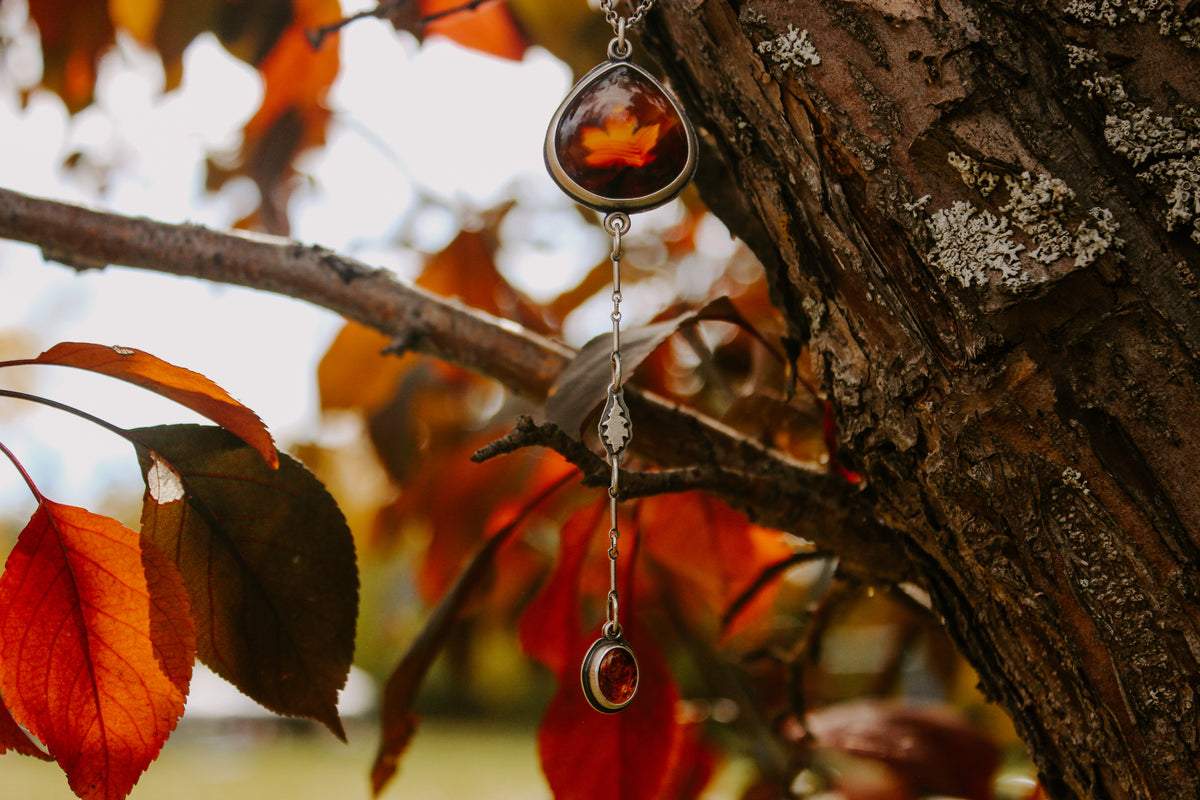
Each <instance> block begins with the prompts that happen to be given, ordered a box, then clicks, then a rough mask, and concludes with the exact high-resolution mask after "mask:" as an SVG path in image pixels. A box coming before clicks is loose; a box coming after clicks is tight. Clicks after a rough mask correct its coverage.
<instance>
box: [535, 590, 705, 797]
mask: <svg viewBox="0 0 1200 800" xmlns="http://www.w3.org/2000/svg"><path fill="white" fill-rule="evenodd" d="M631 610H632V609H631ZM626 630H627V637H626V638H627V639H628V641H629V643H630V645H631V646H632V647H633V649H634V651H635V652H636V653H637V659H638V690H637V695H636V696H635V697H634V699H633V701H632V702H631V703H630V704H629V705H628V706H627V707H626V708H625V709H624V710H623V711H621V712H620V713H617V714H600V713H598V712H597V711H596V710H594V709H593V708H592V707H591V706H589V705H588V703H587V700H585V699H584V696H583V691H582V690H581V689H580V686H579V663H580V661H582V660H583V656H584V654H585V653H586V652H587V649H588V647H589V646H590V645H591V643H592V641H594V639H595V637H591V638H579V639H577V640H576V642H575V647H574V648H572V658H571V659H570V660H569V661H568V662H567V663H566V664H565V665H564V669H563V671H562V672H561V673H560V674H559V676H558V690H557V692H556V693H555V695H554V699H553V700H551V701H550V707H549V708H548V709H547V710H546V716H545V717H544V718H543V719H542V726H541V728H540V730H539V731H538V754H539V756H540V757H541V761H542V771H543V772H544V773H545V775H546V780H547V782H548V783H549V784H550V789H551V791H552V792H553V793H554V797H555V798H556V800H568V798H569V800H612V798H620V800H653V799H654V798H657V797H658V796H659V793H660V792H661V791H662V788H663V787H664V785H665V784H666V781H667V778H668V776H669V775H670V774H671V772H672V770H673V769H674V768H675V765H676V760H677V755H678V748H679V743H680V740H681V734H682V727H681V725H680V723H679V722H678V721H677V720H676V715H675V712H676V705H677V704H678V702H679V690H678V689H677V688H676V686H675V681H674V680H673V679H672V677H671V673H670V671H669V670H668V669H667V665H666V662H665V660H664V659H663V656H662V654H661V653H660V652H659V650H658V646H657V645H656V644H655V642H654V640H653V639H652V638H650V637H649V636H646V635H642V634H639V632H638V629H637V625H636V623H635V624H631V625H627V626H626ZM596 635H597V636H598V635H599V629H597V630H596Z"/></svg>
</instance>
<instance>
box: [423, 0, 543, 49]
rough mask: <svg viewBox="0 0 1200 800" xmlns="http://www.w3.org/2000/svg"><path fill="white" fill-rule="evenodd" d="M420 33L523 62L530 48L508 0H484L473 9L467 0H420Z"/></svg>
mask: <svg viewBox="0 0 1200 800" xmlns="http://www.w3.org/2000/svg"><path fill="white" fill-rule="evenodd" d="M418 6H419V8H420V10H421V20H423V21H424V23H423V25H422V26H421V30H419V31H411V32H412V33H415V34H417V35H418V36H419V37H420V36H445V37H446V38H448V39H451V40H453V41H454V42H457V43H458V44H460V45H462V46H463V47H469V48H471V49H472V50H478V51H479V52H481V53H488V54H490V55H493V56H499V57H500V58H507V59H511V60H513V61H520V60H521V58H522V57H523V56H524V55H525V51H526V50H527V49H528V48H529V42H528V41H527V40H526V38H525V34H524V33H523V32H522V31H521V28H520V27H519V26H518V25H517V21H516V19H515V18H514V17H513V15H512V11H510V10H509V8H508V3H506V2H504V0H485V2H482V3H480V4H479V5H478V6H476V7H475V8H471V7H470V5H469V4H468V2H467V0H420V2H419V3H418Z"/></svg>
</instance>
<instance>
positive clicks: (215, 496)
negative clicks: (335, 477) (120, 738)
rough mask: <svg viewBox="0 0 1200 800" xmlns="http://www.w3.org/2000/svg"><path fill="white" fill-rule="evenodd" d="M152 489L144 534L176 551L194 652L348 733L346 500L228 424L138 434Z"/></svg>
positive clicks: (248, 689)
mask: <svg viewBox="0 0 1200 800" xmlns="http://www.w3.org/2000/svg"><path fill="white" fill-rule="evenodd" d="M129 435H130V438H131V440H132V441H133V442H134V443H135V446H136V448H137V451H138V460H139V461H140V463H141V467H142V474H143V476H144V478H145V480H146V486H147V492H146V496H145V500H144V503H143V506H142V532H143V533H144V534H145V535H146V536H148V537H149V538H150V539H151V540H153V542H154V543H155V544H156V545H157V546H158V547H159V548H160V549H161V550H162V551H163V552H164V553H166V554H168V555H169V556H170V557H171V558H173V559H174V561H175V563H176V564H177V565H178V566H179V570H180V572H181V573H182V574H183V581H184V585H185V586H186V587H187V591H188V596H189V597H190V598H191V605H192V616H193V618H194V619H195V620H196V623H197V642H196V649H197V655H199V657H200V660H201V661H203V662H204V663H205V664H207V665H208V666H209V667H211V668H212V669H213V671H214V672H216V673H217V674H218V675H220V676H221V677H222V678H225V679H226V680H227V681H229V682H230V683H232V684H233V685H235V686H236V687H238V688H239V689H240V690H241V691H242V692H244V693H245V694H246V695H248V696H249V697H250V698H252V699H253V700H255V701H257V702H259V703H261V704H262V705H264V706H266V707H267V708H269V709H271V710H272V711H275V712H276V713H279V714H287V715H291V716H303V717H309V718H311V719H315V720H317V721H318V722H321V723H323V724H324V725H325V726H327V727H328V728H329V729H330V730H331V731H333V733H334V734H335V735H337V736H338V737H339V738H343V739H344V738H345V732H344V731H343V729H342V723H341V720H340V719H339V718H338V713H337V695H338V691H339V690H340V689H341V688H342V686H344V685H345V682H346V676H347V675H348V674H349V671H350V661H351V658H352V657H353V654H354V626H355V621H356V617H357V614H358V570H357V564H356V561H355V553H354V540H353V538H352V537H351V535H350V530H349V528H348V527H347V526H346V521H345V518H344V517H343V516H342V513H341V511H340V510H339V509H338V507H337V503H336V502H335V501H334V500H333V498H332V497H330V496H329V493H328V492H327V491H326V490H325V487H324V486H322V484H321V483H320V481H318V480H317V479H316V478H315V477H313V475H312V474H311V473H310V472H308V470H306V469H305V468H304V467H303V466H301V465H300V464H299V463H298V462H297V461H295V460H294V459H292V458H291V457H290V456H288V455H287V454H284V453H281V454H280V464H279V468H278V469H276V470H271V469H269V468H268V467H267V465H266V464H265V463H263V460H262V459H261V458H259V456H258V454H257V453H255V451H253V450H251V449H250V448H249V447H247V446H246V445H245V444H243V443H242V441H241V440H239V439H237V438H236V437H234V436H233V435H232V434H230V433H229V432H228V431H225V430H223V429H221V428H214V427H208V426H200V425H164V426H159V427H154V428H138V429H135V430H132V431H129Z"/></svg>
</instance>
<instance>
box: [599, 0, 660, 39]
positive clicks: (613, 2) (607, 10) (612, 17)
mask: <svg viewBox="0 0 1200 800" xmlns="http://www.w3.org/2000/svg"><path fill="white" fill-rule="evenodd" d="M629 5H630V6H631V7H632V9H633V10H632V11H631V12H630V14H629V16H628V17H626V18H625V24H626V25H629V26H633V25H636V24H637V23H639V22H641V20H642V17H644V16H646V12H647V11H649V10H650V7H651V6H653V5H654V0H629ZM600 10H601V11H603V12H604V18H605V19H606V20H608V24H609V25H611V26H612V29H613V33H618V28H619V27H620V22H621V15H620V14H618V13H617V0H600Z"/></svg>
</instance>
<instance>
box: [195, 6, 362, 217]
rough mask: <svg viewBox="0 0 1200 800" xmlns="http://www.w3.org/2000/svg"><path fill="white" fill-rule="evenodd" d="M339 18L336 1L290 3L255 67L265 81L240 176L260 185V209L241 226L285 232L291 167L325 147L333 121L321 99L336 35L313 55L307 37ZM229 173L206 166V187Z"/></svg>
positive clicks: (333, 73)
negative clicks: (275, 36) (288, 18)
mask: <svg viewBox="0 0 1200 800" xmlns="http://www.w3.org/2000/svg"><path fill="white" fill-rule="evenodd" d="M340 17H341V9H340V8H339V5H338V2H337V0H292V19H291V22H290V24H289V25H288V26H287V28H286V29H284V31H283V33H281V34H280V35H279V38H278V39H276V40H275V43H274V44H273V45H272V46H271V49H270V51H269V52H267V53H266V54H265V55H264V56H263V57H262V58H261V60H259V61H258V62H257V63H256V64H255V66H256V67H257V68H258V72H259V75H260V76H261V77H262V81H263V99H262V104H261V105H260V106H259V108H258V111H256V112H255V113H254V116H253V117H251V118H250V121H249V122H247V123H246V127H245V130H244V132H243V138H242V146H241V152H240V159H239V160H240V162H241V166H240V169H239V170H238V171H239V172H240V173H241V174H246V175H249V176H250V178H251V179H253V181H254V182H255V184H257V185H258V191H259V195H260V196H261V198H262V205H261V206H260V207H259V209H258V210H257V211H256V212H255V213H253V214H251V215H250V216H249V217H247V218H246V219H243V220H240V221H239V222H238V225H239V227H259V228H263V229H265V230H267V231H268V232H270V233H275V234H286V233H287V232H288V227H289V225H288V218H287V200H288V198H289V196H290V195H291V191H292V188H293V182H292V181H291V178H292V176H293V175H294V173H295V170H294V167H293V166H292V164H293V162H294V161H295V159H296V157H297V156H298V155H299V154H300V153H302V152H304V151H305V150H307V149H309V148H311V147H316V146H319V145H322V144H324V143H325V131H326V127H327V126H328V124H329V120H330V117H331V116H332V112H331V111H330V109H329V108H328V106H326V104H325V99H326V95H327V94H328V93H329V89H330V87H332V86H333V81H334V79H335V78H337V74H338V68H339V64H340V62H339V60H338V40H337V37H336V36H331V37H329V38H328V39H326V40H325V42H324V43H323V44H322V46H321V47H320V48H319V49H316V50H314V49H313V47H312V45H311V44H310V42H309V39H308V36H309V32H310V31H314V30H318V29H320V28H321V27H322V26H325V25H328V24H330V23H332V22H336V21H337V20H338V19H339V18H340ZM232 174H233V173H229V172H227V171H225V170H221V169H219V168H216V169H214V168H213V165H212V164H210V172H209V188H210V189H215V188H216V187H217V186H219V185H220V184H221V183H223V182H224V180H225V179H227V178H228V177H230V176H231V175H232Z"/></svg>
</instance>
